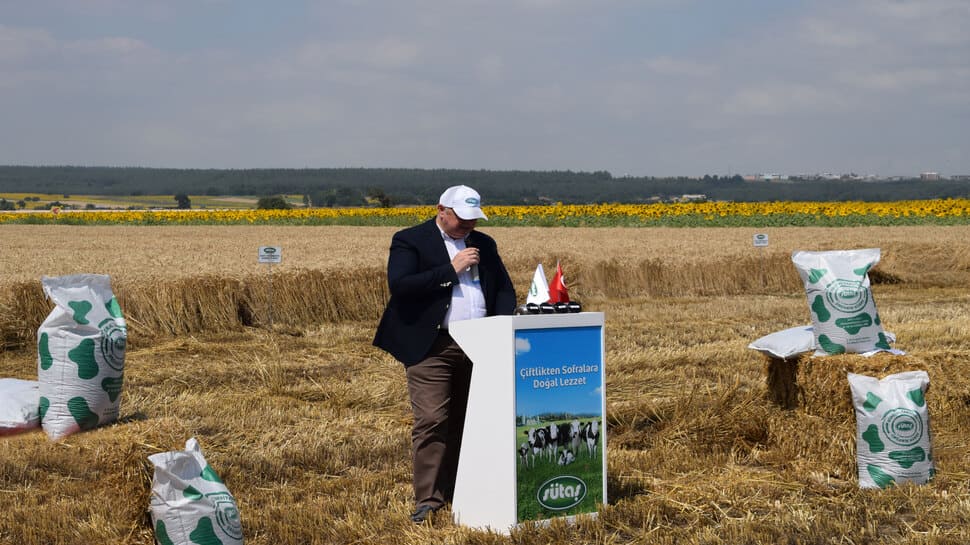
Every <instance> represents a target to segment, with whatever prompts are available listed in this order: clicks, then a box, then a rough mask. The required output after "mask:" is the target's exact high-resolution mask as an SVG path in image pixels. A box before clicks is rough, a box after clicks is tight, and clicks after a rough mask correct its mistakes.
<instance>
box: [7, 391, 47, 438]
mask: <svg viewBox="0 0 970 545" xmlns="http://www.w3.org/2000/svg"><path fill="white" fill-rule="evenodd" d="M39 427H40V390H39V388H38V385H37V381H36V380H20V379H16V378H0V435H11V434H14V433H20V432H22V431H27V430H31V429H34V428H39Z"/></svg>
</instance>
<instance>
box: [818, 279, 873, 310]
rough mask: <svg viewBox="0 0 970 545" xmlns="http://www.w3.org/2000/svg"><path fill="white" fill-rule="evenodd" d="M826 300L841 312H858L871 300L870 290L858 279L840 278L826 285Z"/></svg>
mask: <svg viewBox="0 0 970 545" xmlns="http://www.w3.org/2000/svg"><path fill="white" fill-rule="evenodd" d="M825 300H826V301H827V302H828V304H830V305H832V306H833V307H835V308H836V309H838V310H840V311H841V312H856V311H858V310H860V309H862V308H863V307H865V306H866V303H868V302H869V290H867V289H864V288H863V287H862V282H860V281H858V280H845V279H842V278H839V279H837V280H833V281H832V282H830V283H829V285H827V286H825Z"/></svg>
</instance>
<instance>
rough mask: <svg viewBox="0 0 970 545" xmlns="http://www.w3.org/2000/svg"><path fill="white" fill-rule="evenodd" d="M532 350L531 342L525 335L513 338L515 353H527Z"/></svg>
mask: <svg viewBox="0 0 970 545" xmlns="http://www.w3.org/2000/svg"><path fill="white" fill-rule="evenodd" d="M531 351H532V344H531V343H529V339H526V338H525V337H516V338H515V354H516V355H519V354H528V353H529V352H531Z"/></svg>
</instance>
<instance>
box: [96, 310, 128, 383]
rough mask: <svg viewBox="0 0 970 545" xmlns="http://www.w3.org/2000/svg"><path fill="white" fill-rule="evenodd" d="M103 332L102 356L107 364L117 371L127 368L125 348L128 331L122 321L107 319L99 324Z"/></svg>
mask: <svg viewBox="0 0 970 545" xmlns="http://www.w3.org/2000/svg"><path fill="white" fill-rule="evenodd" d="M98 329H100V330H101V347H100V348H101V356H103V357H104V361H105V363H107V364H108V366H109V367H111V368H112V369H114V370H115V371H121V370H122V369H123V368H124V366H125V347H126V346H127V343H128V329H127V328H126V327H125V323H124V321H122V320H116V319H114V318H105V319H104V320H102V321H101V323H100V324H98Z"/></svg>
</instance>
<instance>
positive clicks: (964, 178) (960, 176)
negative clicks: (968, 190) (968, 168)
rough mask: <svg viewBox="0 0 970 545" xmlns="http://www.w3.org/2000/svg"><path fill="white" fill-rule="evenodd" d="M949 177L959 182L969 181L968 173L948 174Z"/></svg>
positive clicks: (969, 175)
mask: <svg viewBox="0 0 970 545" xmlns="http://www.w3.org/2000/svg"><path fill="white" fill-rule="evenodd" d="M950 179H951V180H958V181H961V182H970V174H957V175H956V176H950Z"/></svg>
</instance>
